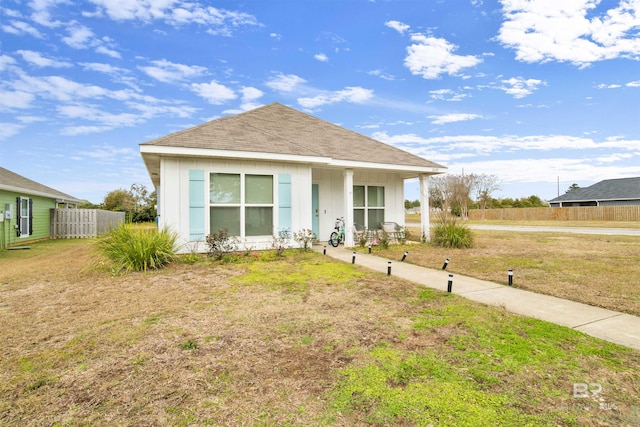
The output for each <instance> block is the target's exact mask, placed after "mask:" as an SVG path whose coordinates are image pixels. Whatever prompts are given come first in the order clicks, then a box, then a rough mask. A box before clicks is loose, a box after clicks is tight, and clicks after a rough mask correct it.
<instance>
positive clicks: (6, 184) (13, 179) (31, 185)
mask: <svg viewBox="0 0 640 427" xmlns="http://www.w3.org/2000/svg"><path fill="white" fill-rule="evenodd" d="M0 190H6V191H11V192H14V193H22V194H27V195H33V196H43V197H49V198H51V199H56V200H65V201H68V202H80V201H81V200H79V199H76V198H75V197H73V196H70V195H68V194H65V193H63V192H61V191H58V190H54V189H53V188H51V187H47V186H46V185H42V184H40V183H37V182H35V181H32V180H30V179H28V178H25V177H24V176H22V175H18V174H17V173H15V172H11V171H10V170H8V169H5V168H2V167H0Z"/></svg>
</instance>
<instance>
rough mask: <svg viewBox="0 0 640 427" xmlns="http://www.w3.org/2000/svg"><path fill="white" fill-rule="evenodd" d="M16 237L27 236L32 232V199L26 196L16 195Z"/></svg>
mask: <svg viewBox="0 0 640 427" xmlns="http://www.w3.org/2000/svg"><path fill="white" fill-rule="evenodd" d="M16 202H17V203H18V221H17V222H18V230H16V232H17V235H18V237H28V236H29V235H31V234H33V201H32V200H31V199H27V198H26V197H18V198H17V200H16Z"/></svg>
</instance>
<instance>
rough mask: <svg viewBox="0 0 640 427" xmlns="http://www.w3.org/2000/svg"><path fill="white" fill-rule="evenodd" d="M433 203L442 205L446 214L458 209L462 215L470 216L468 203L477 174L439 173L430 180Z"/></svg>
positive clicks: (437, 205)
mask: <svg viewBox="0 0 640 427" xmlns="http://www.w3.org/2000/svg"><path fill="white" fill-rule="evenodd" d="M429 182H430V188H429V194H430V195H431V202H432V203H431V204H432V206H435V207H440V208H441V209H442V213H443V214H444V215H449V214H453V213H454V211H457V212H458V213H459V214H460V216H461V217H463V218H467V217H468V204H469V200H470V194H471V191H472V190H473V188H474V185H475V182H476V175H474V174H468V175H464V174H462V175H454V174H447V175H439V176H436V177H432V178H431V179H430V180H429Z"/></svg>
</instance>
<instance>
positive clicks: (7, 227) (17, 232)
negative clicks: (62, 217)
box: [0, 167, 80, 245]
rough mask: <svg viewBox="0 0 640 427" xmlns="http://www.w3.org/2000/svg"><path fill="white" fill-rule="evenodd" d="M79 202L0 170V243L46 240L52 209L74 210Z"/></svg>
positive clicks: (9, 243) (8, 171)
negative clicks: (71, 208) (64, 208)
mask: <svg viewBox="0 0 640 427" xmlns="http://www.w3.org/2000/svg"><path fill="white" fill-rule="evenodd" d="M78 203H80V200H78V199H76V198H75V197H73V196H70V195H68V194H65V193H62V192H60V191H58V190H54V189H53V188H50V187H47V186H46V185H42V184H39V183H37V182H35V181H32V180H30V179H28V178H25V177H23V176H21V175H18V174H17V173H14V172H11V171H10V170H7V169H4V168H1V167H0V214H2V222H0V243H4V245H14V244H22V243H26V242H28V241H32V240H40V239H46V238H49V230H50V220H51V209H53V208H60V207H77V205H78Z"/></svg>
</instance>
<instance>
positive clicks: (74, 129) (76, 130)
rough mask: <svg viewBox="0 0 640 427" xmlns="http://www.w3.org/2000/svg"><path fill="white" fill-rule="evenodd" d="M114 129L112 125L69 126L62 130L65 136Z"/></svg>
mask: <svg viewBox="0 0 640 427" xmlns="http://www.w3.org/2000/svg"><path fill="white" fill-rule="evenodd" d="M111 129H113V128H112V127H110V126H67V127H65V128H64V129H62V131H61V132H60V134H61V135H64V136H78V135H89V134H92V133H101V132H107V131H110V130H111Z"/></svg>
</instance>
